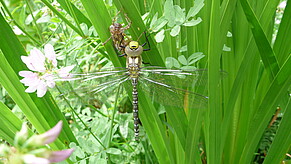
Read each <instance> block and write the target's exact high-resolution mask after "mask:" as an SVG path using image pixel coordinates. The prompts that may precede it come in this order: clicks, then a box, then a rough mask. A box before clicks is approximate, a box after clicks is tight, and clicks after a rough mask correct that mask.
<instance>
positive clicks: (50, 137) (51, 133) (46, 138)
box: [38, 121, 63, 145]
mask: <svg viewBox="0 0 291 164" xmlns="http://www.w3.org/2000/svg"><path fill="white" fill-rule="evenodd" d="M62 126H63V121H59V122H58V123H57V124H56V125H55V126H54V127H53V128H51V129H50V130H48V131H47V132H45V133H43V134H40V135H39V136H38V137H39V138H41V139H42V140H43V145H44V144H49V143H51V142H53V141H54V140H56V138H57V137H58V136H59V134H60V132H61V130H62Z"/></svg>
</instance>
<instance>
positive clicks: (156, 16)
mask: <svg viewBox="0 0 291 164" xmlns="http://www.w3.org/2000/svg"><path fill="white" fill-rule="evenodd" d="M157 20H158V13H156V14H155V15H154V16H153V19H152V20H151V24H150V29H152V28H153V26H156V25H155V24H156V21H157Z"/></svg>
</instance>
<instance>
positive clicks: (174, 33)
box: [170, 25, 181, 37]
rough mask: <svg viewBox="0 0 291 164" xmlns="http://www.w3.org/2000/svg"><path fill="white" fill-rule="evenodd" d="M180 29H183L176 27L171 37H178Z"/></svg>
mask: <svg viewBox="0 0 291 164" xmlns="http://www.w3.org/2000/svg"><path fill="white" fill-rule="evenodd" d="M180 29H181V27H180V25H176V26H175V27H174V28H172V30H171V32H170V35H171V36H174V37H175V36H177V35H178V34H179V32H180Z"/></svg>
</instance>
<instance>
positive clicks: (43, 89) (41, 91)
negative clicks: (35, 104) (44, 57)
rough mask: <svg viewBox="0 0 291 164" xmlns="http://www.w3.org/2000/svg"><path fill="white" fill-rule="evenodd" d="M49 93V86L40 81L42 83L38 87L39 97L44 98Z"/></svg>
mask: <svg viewBox="0 0 291 164" xmlns="http://www.w3.org/2000/svg"><path fill="white" fill-rule="evenodd" d="M46 91H47V85H46V84H45V82H44V81H42V80H41V81H40V83H39V84H38V85H37V92H36V94H37V97H43V96H44V95H45V93H46Z"/></svg>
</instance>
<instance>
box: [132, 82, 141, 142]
mask: <svg viewBox="0 0 291 164" xmlns="http://www.w3.org/2000/svg"><path fill="white" fill-rule="evenodd" d="M131 83H132V106H133V123H134V136H135V140H138V139H139V138H138V136H139V125H138V124H139V118H138V91H137V78H132V81H131Z"/></svg>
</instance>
